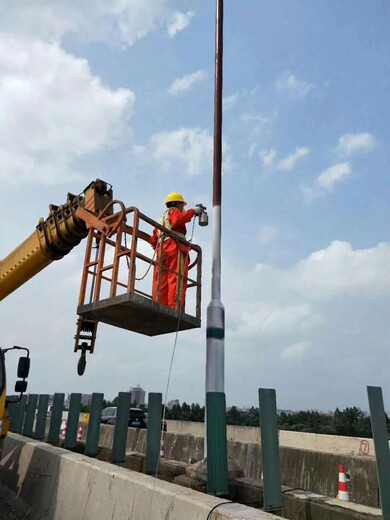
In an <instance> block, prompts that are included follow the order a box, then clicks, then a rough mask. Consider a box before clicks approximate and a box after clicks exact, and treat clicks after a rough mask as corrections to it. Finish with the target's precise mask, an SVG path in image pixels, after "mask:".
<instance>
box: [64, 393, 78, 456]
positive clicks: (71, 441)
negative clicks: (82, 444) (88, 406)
mask: <svg viewBox="0 0 390 520" xmlns="http://www.w3.org/2000/svg"><path fill="white" fill-rule="evenodd" d="M80 409H81V394H78V393H77V394H70V402H69V413H68V423H67V425H66V435H65V442H64V448H66V449H68V450H69V449H73V448H75V447H76V446H77V430H78V426H79V419H80Z"/></svg>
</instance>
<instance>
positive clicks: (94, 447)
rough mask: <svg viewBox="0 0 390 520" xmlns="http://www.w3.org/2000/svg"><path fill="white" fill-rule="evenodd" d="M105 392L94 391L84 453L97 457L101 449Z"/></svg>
mask: <svg viewBox="0 0 390 520" xmlns="http://www.w3.org/2000/svg"><path fill="white" fill-rule="evenodd" d="M103 398H104V394H98V393H93V394H92V403H91V413H90V415H89V421H88V432H87V440H86V442H85V450H84V455H88V456H89V457H96V455H97V454H98V451H99V436H100V419H101V417H102V409H103Z"/></svg>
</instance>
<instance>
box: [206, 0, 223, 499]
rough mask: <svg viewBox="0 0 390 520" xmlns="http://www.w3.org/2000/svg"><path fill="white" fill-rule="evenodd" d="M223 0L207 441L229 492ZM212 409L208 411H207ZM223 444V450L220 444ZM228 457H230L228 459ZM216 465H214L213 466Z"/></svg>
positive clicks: (219, 483)
mask: <svg viewBox="0 0 390 520" xmlns="http://www.w3.org/2000/svg"><path fill="white" fill-rule="evenodd" d="M222 57H223V0H216V21H215V84H214V161H213V210H212V276H211V301H210V303H209V305H208V307H207V330H206V337H207V339H206V432H205V434H206V443H205V454H206V455H207V464H208V467H207V474H208V486H207V489H208V492H209V493H211V494H215V495H222V494H224V493H226V492H227V480H228V473H227V453H226V404H225V403H226V401H225V394H224V390H225V309H224V306H223V304H222V301H221V222H222V218H221V206H222V173H221V170H222V76H223V69H222ZM207 409H208V410H207ZM221 446H223V448H224V449H223V450H222V452H221V451H220V447H221ZM225 459H226V460H225ZM211 466H212V467H211Z"/></svg>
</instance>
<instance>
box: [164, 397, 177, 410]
mask: <svg viewBox="0 0 390 520" xmlns="http://www.w3.org/2000/svg"><path fill="white" fill-rule="evenodd" d="M175 405H180V401H179V399H172V401H168V404H167V408H168V410H172V408H173V407H174V406H175Z"/></svg>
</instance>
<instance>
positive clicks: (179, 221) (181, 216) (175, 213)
mask: <svg viewBox="0 0 390 520" xmlns="http://www.w3.org/2000/svg"><path fill="white" fill-rule="evenodd" d="M194 215H195V211H194V210H193V209H188V210H187V211H179V210H178V209H176V208H174V209H173V210H172V211H171V212H170V213H169V220H170V222H171V226H172V229H173V231H175V230H176V229H178V228H181V227H183V226H184V225H185V224H187V223H188V222H191V219H192V217H193V216H194Z"/></svg>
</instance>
